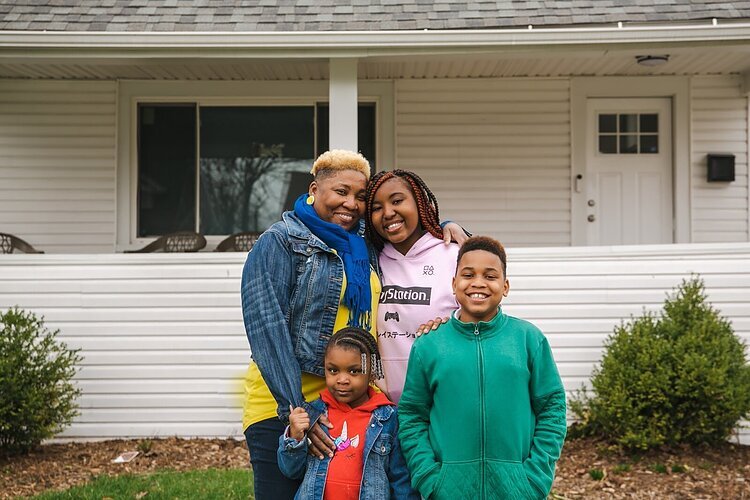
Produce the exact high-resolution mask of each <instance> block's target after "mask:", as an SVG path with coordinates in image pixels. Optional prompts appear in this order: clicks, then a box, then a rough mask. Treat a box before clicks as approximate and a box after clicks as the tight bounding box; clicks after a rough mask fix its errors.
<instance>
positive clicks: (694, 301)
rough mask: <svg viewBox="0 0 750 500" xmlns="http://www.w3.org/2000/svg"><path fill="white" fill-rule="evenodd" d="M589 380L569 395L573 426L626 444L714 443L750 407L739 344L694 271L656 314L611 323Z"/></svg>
mask: <svg viewBox="0 0 750 500" xmlns="http://www.w3.org/2000/svg"><path fill="white" fill-rule="evenodd" d="M591 384H592V389H593V390H592V395H588V394H587V393H586V392H585V391H583V390H581V391H579V392H578V394H577V395H576V397H575V398H573V399H572V400H571V401H570V408H571V410H572V411H573V413H574V414H575V415H576V416H577V417H578V419H579V424H578V430H577V432H579V433H581V434H585V435H594V436H599V437H602V438H604V439H607V440H611V441H614V442H616V443H617V444H619V445H620V446H622V447H624V448H629V449H641V450H646V449H649V448H654V447H658V446H661V445H678V444H689V445H698V444H714V443H717V442H720V441H723V440H726V439H727V438H728V437H729V436H730V435H731V433H732V430H733V429H734V427H735V426H736V425H737V423H738V421H739V420H740V419H741V418H743V417H746V416H747V415H748V413H750V366H748V365H747V363H746V361H745V345H744V343H743V342H742V341H741V340H740V339H739V338H737V337H736V336H735V335H734V332H733V331H732V327H731V324H730V323H729V321H727V320H726V319H724V318H722V317H721V316H720V315H719V313H718V312H717V311H716V310H715V309H713V308H712V307H711V305H710V304H708V303H707V302H706V294H705V289H704V285H703V281H702V280H700V279H699V278H697V277H693V278H691V279H690V280H685V281H683V282H682V285H681V286H680V287H679V288H678V289H677V291H676V293H674V294H672V296H671V297H668V298H667V299H666V301H665V302H664V310H663V311H662V312H661V313H660V314H659V315H656V314H653V313H644V315H643V316H641V317H639V318H635V319H631V321H630V322H628V323H624V324H621V325H620V326H618V327H616V328H615V331H614V333H613V334H612V335H611V336H610V337H609V338H608V339H607V341H606V342H605V353H604V356H603V358H602V362H601V365H600V367H598V368H597V369H595V370H594V373H593V376H592V380H591Z"/></svg>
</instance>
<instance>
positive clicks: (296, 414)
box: [289, 405, 310, 441]
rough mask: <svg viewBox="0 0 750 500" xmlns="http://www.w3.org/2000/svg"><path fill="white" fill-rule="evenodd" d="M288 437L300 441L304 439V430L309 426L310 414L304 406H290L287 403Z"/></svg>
mask: <svg viewBox="0 0 750 500" xmlns="http://www.w3.org/2000/svg"><path fill="white" fill-rule="evenodd" d="M289 411H290V413H289V437H292V438H294V439H296V440H297V441H302V440H303V439H305V432H307V429H309V428H310V415H308V414H307V412H306V411H305V409H304V408H301V407H299V406H298V407H297V408H292V405H289Z"/></svg>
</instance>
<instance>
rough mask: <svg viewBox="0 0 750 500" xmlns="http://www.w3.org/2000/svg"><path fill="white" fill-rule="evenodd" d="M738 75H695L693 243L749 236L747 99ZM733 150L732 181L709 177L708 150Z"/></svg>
mask: <svg viewBox="0 0 750 500" xmlns="http://www.w3.org/2000/svg"><path fill="white" fill-rule="evenodd" d="M740 87H741V79H740V77H737V76H735V77H726V76H717V77H695V78H693V79H692V82H691V94H692V110H691V111H692V152H691V184H692V221H693V224H692V226H693V227H692V229H693V239H692V240H693V241H695V242H699V243H702V242H721V241H750V228H748V224H749V222H750V216H749V215H748V214H750V211H749V208H748V202H749V200H750V196H748V160H747V157H748V100H747V97H746V96H744V95H743V94H742V93H741V89H740ZM708 153H730V154H733V155H735V181H734V182H730V183H727V182H707V181H706V155H707V154H708Z"/></svg>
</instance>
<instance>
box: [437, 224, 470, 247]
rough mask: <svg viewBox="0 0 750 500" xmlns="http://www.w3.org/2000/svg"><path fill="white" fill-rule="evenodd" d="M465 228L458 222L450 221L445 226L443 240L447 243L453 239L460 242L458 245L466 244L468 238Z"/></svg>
mask: <svg viewBox="0 0 750 500" xmlns="http://www.w3.org/2000/svg"><path fill="white" fill-rule="evenodd" d="M468 239H469V237H468V236H466V233H465V232H464V228H462V227H461V226H459V225H458V224H456V223H455V222H449V223H448V224H446V225H445V227H444V228H443V241H444V242H445V244H446V245H448V244H450V242H451V240H452V241H455V242H456V243H458V246H461V245H463V244H464V241H466V240H468Z"/></svg>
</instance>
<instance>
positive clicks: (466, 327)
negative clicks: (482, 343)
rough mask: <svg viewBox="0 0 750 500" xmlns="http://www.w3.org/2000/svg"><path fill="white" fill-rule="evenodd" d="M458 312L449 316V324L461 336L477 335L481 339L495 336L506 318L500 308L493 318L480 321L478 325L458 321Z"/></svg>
mask: <svg viewBox="0 0 750 500" xmlns="http://www.w3.org/2000/svg"><path fill="white" fill-rule="evenodd" d="M459 312H461V310H460V309H458V310H456V311H454V312H453V314H451V319H450V324H451V325H452V326H453V328H455V329H456V330H458V331H459V332H461V333H462V334H466V335H471V336H472V337H473V336H475V335H477V334H478V335H481V336H482V337H483V338H487V337H493V336H495V335H497V334H498V333H499V332H500V329H501V328H502V327H503V325H504V324H505V321H506V320H507V318H508V316H506V315H505V313H503V310H502V308H501V307H498V308H497V314H496V315H495V317H494V318H492V319H491V320H489V321H480V322H478V323H471V322H465V321H461V320H460V319H458V314H459Z"/></svg>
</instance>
